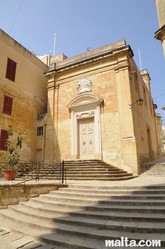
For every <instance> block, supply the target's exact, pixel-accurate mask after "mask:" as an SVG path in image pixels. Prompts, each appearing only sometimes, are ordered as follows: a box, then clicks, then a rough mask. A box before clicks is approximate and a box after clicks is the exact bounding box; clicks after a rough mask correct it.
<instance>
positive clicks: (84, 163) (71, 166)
mask: <svg viewBox="0 0 165 249" xmlns="http://www.w3.org/2000/svg"><path fill="white" fill-rule="evenodd" d="M64 164H65V170H66V179H67V180H106V181H107V180H110V181H115V180H128V179H131V178H133V175H132V174H131V173H127V172H126V171H123V170H122V169H119V168H117V167H114V166H112V165H110V164H108V163H105V162H103V161H101V160H95V159H93V160H69V161H65V162H64Z"/></svg>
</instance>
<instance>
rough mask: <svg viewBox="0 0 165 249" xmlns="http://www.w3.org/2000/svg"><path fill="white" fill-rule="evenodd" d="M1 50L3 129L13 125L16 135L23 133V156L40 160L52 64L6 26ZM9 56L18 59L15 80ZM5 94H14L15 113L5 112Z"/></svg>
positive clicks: (0, 33)
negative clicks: (39, 134) (9, 74)
mask: <svg viewBox="0 0 165 249" xmlns="http://www.w3.org/2000/svg"><path fill="white" fill-rule="evenodd" d="M0 54H1V67H0V129H5V130H7V129H8V126H9V125H12V126H13V130H14V135H15V136H17V135H18V133H21V134H22V136H23V148H22V151H21V160H36V128H37V114H39V113H40V112H42V110H43V108H44V107H45V106H46V103H47V92H46V83H47V80H46V79H45V77H44V75H43V72H44V71H46V70H47V69H48V67H47V66H46V65H45V64H44V63H42V62H41V61H40V60H39V59H38V58H37V57H36V56H35V55H34V54H32V53H31V52H29V51H28V50H27V49H25V48H24V47H23V46H22V45H20V44H19V43H18V42H16V41H15V40H14V39H12V38H11V37H10V36H8V35H7V34H6V33H5V32H3V31H2V30H0ZM8 58H10V59H12V60H13V61H15V62H16V63H17V66H16V76H15V82H13V81H11V80H8V79H7V78H6V77H5V76H6V66H7V59H8ZM4 95H8V96H9V97H12V98H13V107H12V114H11V116H10V115H6V114H3V113H2V110H3V100H4ZM0 160H2V158H0ZM3 160H4V159H3Z"/></svg>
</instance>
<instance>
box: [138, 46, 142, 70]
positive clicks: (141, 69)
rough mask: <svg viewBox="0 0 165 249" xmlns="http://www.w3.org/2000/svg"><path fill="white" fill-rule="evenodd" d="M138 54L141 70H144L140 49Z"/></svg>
mask: <svg viewBox="0 0 165 249" xmlns="http://www.w3.org/2000/svg"><path fill="white" fill-rule="evenodd" d="M138 54H139V62H140V70H142V62H141V56H140V49H138Z"/></svg>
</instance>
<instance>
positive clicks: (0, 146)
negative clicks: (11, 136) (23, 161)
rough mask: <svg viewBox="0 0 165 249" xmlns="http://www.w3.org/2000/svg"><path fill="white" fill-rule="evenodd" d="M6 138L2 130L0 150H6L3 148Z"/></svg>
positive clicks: (5, 132)
mask: <svg viewBox="0 0 165 249" xmlns="http://www.w3.org/2000/svg"><path fill="white" fill-rule="evenodd" d="M7 138H8V134H7V131H6V130H2V129H1V132H0V150H7V148H6V147H5V143H6V139H7Z"/></svg>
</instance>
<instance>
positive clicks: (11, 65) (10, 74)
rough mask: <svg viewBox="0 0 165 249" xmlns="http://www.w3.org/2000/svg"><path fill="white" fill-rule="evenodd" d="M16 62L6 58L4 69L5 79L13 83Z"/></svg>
mask: <svg viewBox="0 0 165 249" xmlns="http://www.w3.org/2000/svg"><path fill="white" fill-rule="evenodd" d="M16 65H17V64H16V62H14V61H12V60H11V59H9V58H8V61H7V68H6V78H7V79H9V80H11V81H13V82H14V81H15V73H16Z"/></svg>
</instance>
